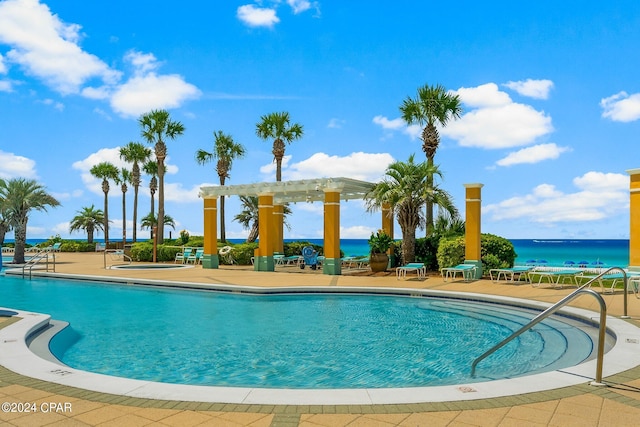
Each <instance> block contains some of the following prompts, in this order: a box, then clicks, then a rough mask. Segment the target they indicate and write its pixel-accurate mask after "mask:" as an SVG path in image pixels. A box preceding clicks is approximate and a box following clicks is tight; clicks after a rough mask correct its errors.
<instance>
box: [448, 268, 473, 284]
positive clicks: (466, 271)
mask: <svg viewBox="0 0 640 427" xmlns="http://www.w3.org/2000/svg"><path fill="white" fill-rule="evenodd" d="M458 273H460V275H461V276H462V278H463V279H464V281H465V282H470V281H471V279H473V278H474V277H475V274H476V266H475V265H473V264H458V265H456V266H453V267H445V268H442V269H440V274H441V275H442V280H443V281H445V282H446V281H447V279H449V278H450V279H451V280H454V279H455V278H456V274H458Z"/></svg>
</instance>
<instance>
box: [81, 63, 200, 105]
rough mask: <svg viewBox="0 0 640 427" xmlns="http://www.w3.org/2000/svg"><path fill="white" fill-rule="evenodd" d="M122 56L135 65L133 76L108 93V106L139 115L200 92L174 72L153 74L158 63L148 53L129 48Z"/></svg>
mask: <svg viewBox="0 0 640 427" xmlns="http://www.w3.org/2000/svg"><path fill="white" fill-rule="evenodd" d="M125 60H127V61H129V62H130V63H131V64H132V65H133V66H134V76H133V77H132V78H130V79H129V80H128V81H127V82H125V83H124V84H122V85H120V86H119V87H117V88H116V89H115V91H114V93H113V94H112V95H111V107H112V108H113V110H114V111H116V112H118V113H120V114H122V115H124V116H139V115H140V114H144V113H146V112H147V111H150V110H152V109H168V108H176V107H179V106H180V105H181V104H182V103H183V102H184V101H186V100H188V99H195V98H198V97H199V96H200V95H201V92H200V90H199V89H198V88H197V87H195V86H194V85H192V84H190V83H187V82H186V81H185V80H184V79H183V78H182V77H181V76H179V75H177V74H170V75H158V74H156V73H155V71H154V70H155V69H156V68H158V63H157V62H156V59H155V57H154V56H153V55H151V54H142V53H139V52H129V53H127V55H125ZM100 93H101V90H100V89H94V92H93V93H92V95H97V94H100ZM90 95H91V94H90ZM90 95H89V96H90Z"/></svg>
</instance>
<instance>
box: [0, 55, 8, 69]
mask: <svg viewBox="0 0 640 427" xmlns="http://www.w3.org/2000/svg"><path fill="white" fill-rule="evenodd" d="M0 74H7V65H6V64H5V63H4V57H3V56H2V54H1V53H0Z"/></svg>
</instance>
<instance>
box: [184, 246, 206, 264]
mask: <svg viewBox="0 0 640 427" xmlns="http://www.w3.org/2000/svg"><path fill="white" fill-rule="evenodd" d="M203 254H204V248H197V249H196V251H195V252H194V253H192V254H191V255H189V256H188V257H187V261H186V263H187V264H189V263H193V265H196V264H198V263H199V262H201V258H202V255H203Z"/></svg>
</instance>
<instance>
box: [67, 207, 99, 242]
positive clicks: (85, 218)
mask: <svg viewBox="0 0 640 427" xmlns="http://www.w3.org/2000/svg"><path fill="white" fill-rule="evenodd" d="M77 212H78V215H76V216H74V217H73V219H72V220H71V223H70V224H69V232H71V233H73V232H74V231H80V230H84V231H85V232H86V233H87V243H93V233H94V232H95V231H96V230H103V231H104V213H103V212H102V210H100V209H96V208H95V207H94V206H93V205H91V207H89V208H87V207H84V208H82V210H79V211H77Z"/></svg>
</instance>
